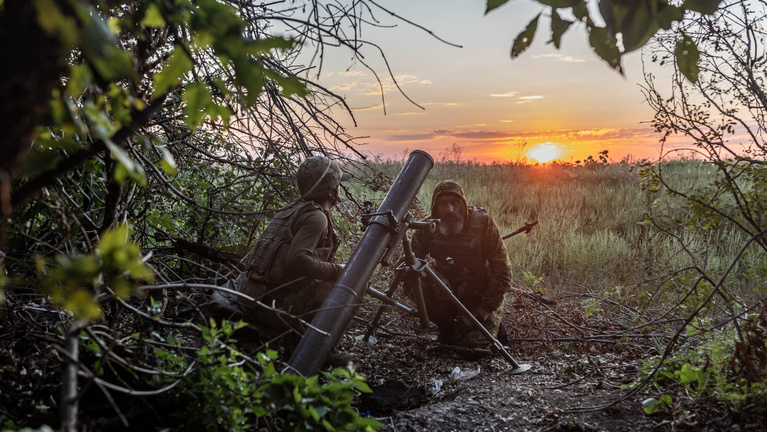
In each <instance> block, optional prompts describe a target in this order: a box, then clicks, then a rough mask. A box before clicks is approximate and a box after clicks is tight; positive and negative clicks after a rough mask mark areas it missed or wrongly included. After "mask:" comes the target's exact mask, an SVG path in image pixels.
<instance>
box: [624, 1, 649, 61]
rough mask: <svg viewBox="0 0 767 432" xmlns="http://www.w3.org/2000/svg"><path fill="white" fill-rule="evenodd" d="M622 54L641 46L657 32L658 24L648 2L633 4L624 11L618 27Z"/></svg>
mask: <svg viewBox="0 0 767 432" xmlns="http://www.w3.org/2000/svg"><path fill="white" fill-rule="evenodd" d="M620 31H621V34H622V35H623V49H624V51H623V52H624V53H626V52H630V51H634V50H635V49H637V48H639V47H641V46H643V45H644V44H645V42H647V41H648V40H649V39H650V38H651V37H652V36H653V35H654V34H655V32H657V31H658V23H657V21H656V20H655V17H654V16H653V10H652V7H651V5H650V3H648V2H633V3H631V5H630V6H629V7H628V10H626V13H625V15H624V16H623V20H622V21H621V26H620Z"/></svg>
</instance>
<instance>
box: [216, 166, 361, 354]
mask: <svg viewBox="0 0 767 432" xmlns="http://www.w3.org/2000/svg"><path fill="white" fill-rule="evenodd" d="M348 178H349V175H348V174H344V173H343V172H342V171H341V169H340V168H339V167H338V165H336V164H335V163H334V162H332V161H331V160H330V159H328V158H326V157H323V156H312V157H309V158H307V159H305V160H304V161H303V162H302V163H301V165H300V166H299V167H298V171H297V172H296V183H297V184H298V189H299V191H300V192H301V198H299V199H298V200H296V201H295V202H293V203H292V204H289V205H288V206H286V207H284V208H283V209H281V210H280V211H279V212H278V213H277V214H276V215H275V216H274V218H273V219H272V220H271V222H270V223H269V225H268V226H267V227H266V229H265V230H264V232H263V233H262V234H261V236H260V237H259V238H258V240H257V241H256V244H255V246H254V247H253V249H252V250H251V252H250V253H249V254H248V255H247V256H246V258H245V259H244V260H243V264H244V265H245V270H244V271H243V272H242V273H241V274H240V275H239V277H238V278H237V280H236V281H229V282H227V285H226V287H227V288H229V289H235V290H237V291H239V292H241V293H243V294H246V295H247V296H249V297H250V298H252V300H248V299H245V298H243V297H241V296H235V295H233V294H231V293H227V292H226V291H225V290H217V291H215V292H214V293H213V295H212V296H211V300H210V301H209V302H208V304H207V306H206V307H207V310H208V311H209V312H210V314H211V315H212V316H214V317H216V318H219V319H233V320H240V319H243V320H245V321H247V322H249V323H251V324H254V325H256V326H257V327H258V329H259V333H262V334H261V335H260V336H261V337H260V338H261V339H263V340H264V341H268V340H272V339H276V338H279V337H281V336H287V337H286V338H282V339H283V340H282V342H283V346H284V348H285V349H286V351H289V350H291V349H292V348H293V347H294V346H295V343H297V342H298V340H299V336H300V335H301V334H303V331H304V326H303V325H302V323H301V320H303V321H305V322H311V320H312V318H313V316H314V313H315V312H316V311H317V309H318V308H319V307H320V306H322V303H323V302H324V301H325V298H326V297H327V296H328V294H329V293H330V291H331V290H332V288H333V282H334V281H335V280H336V279H337V278H338V276H339V275H340V273H341V270H342V269H343V266H341V265H340V264H336V263H334V262H333V261H334V255H335V252H336V249H337V248H338V235H337V234H336V232H335V230H334V229H333V222H332V219H331V217H330V213H329V212H328V210H327V208H329V207H330V206H331V205H333V204H334V203H335V202H337V200H338V188H339V185H340V184H341V182H342V181H344V180H347V179H348ZM277 310H281V312H278V311H277ZM297 318H300V320H299V319H297Z"/></svg>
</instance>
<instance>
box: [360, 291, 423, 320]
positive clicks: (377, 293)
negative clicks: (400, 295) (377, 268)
mask: <svg viewBox="0 0 767 432" xmlns="http://www.w3.org/2000/svg"><path fill="white" fill-rule="evenodd" d="M367 294H368V295H369V296H370V297H373V298H376V299H378V300H381V301H382V302H384V303H386V304H387V305H389V306H392V307H394V308H397V309H399V310H401V311H402V312H405V313H406V314H410V315H417V314H418V313H417V312H416V311H414V310H413V309H410V308H409V307H407V306H405V305H403V304H402V303H400V302H398V301H397V300H394V299H393V298H391V297H389V296H387V295H386V294H384V293H382V292H381V291H378V290H376V289H374V288H370V287H368V288H367Z"/></svg>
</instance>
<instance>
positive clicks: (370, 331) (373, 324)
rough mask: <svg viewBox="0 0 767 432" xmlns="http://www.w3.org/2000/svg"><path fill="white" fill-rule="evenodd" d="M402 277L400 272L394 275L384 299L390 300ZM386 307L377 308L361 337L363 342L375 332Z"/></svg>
mask: <svg viewBox="0 0 767 432" xmlns="http://www.w3.org/2000/svg"><path fill="white" fill-rule="evenodd" d="M403 275H404V272H402V271H397V272H396V273H395V274H394V279H392V281H391V283H390V284H389V288H388V289H387V290H386V297H389V298H392V296H393V295H394V291H396V290H397V286H398V285H399V284H400V282H402V279H403V277H404V276H403ZM386 306H387V305H386V303H381V306H378V310H377V311H376V314H375V317H373V320H372V321H370V323H369V324H368V329H367V331H366V332H365V336H363V337H362V340H363V341H365V342H367V341H368V339H370V336H372V335H373V332H375V329H376V327H378V321H379V320H380V319H381V315H383V311H384V308H385V307H386Z"/></svg>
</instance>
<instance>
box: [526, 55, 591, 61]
mask: <svg viewBox="0 0 767 432" xmlns="http://www.w3.org/2000/svg"><path fill="white" fill-rule="evenodd" d="M533 58H534V59H537V58H550V59H554V60H557V61H563V62H568V63H583V62H585V61H586V59H582V58H580V57H573V56H569V55H564V54H540V55H537V56H535V57H533Z"/></svg>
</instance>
